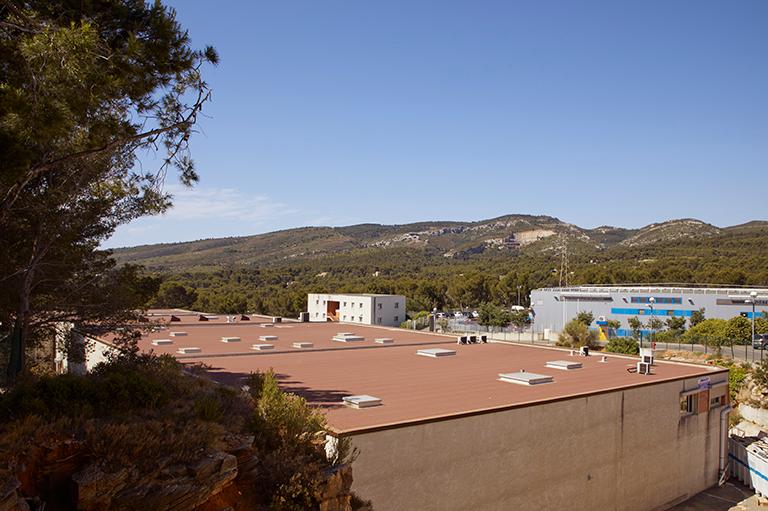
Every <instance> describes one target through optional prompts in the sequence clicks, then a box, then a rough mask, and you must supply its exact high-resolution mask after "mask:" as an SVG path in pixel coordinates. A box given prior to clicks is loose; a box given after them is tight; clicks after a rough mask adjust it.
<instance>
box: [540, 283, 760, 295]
mask: <svg viewBox="0 0 768 511" xmlns="http://www.w3.org/2000/svg"><path fill="white" fill-rule="evenodd" d="M534 291H544V292H549V293H593V294H603V293H661V294H665V293H666V294H681V293H686V294H708V295H714V294H734V295H745V296H748V295H749V293H751V292H752V291H757V292H758V293H768V289H766V288H759V287H685V286H669V285H663V284H659V285H653V284H650V285H644V284H634V285H632V284H630V285H626V286H610V285H605V286H603V285H584V286H569V287H542V288H538V289H533V290H532V292H534Z"/></svg>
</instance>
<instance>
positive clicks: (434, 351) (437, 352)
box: [416, 348, 456, 358]
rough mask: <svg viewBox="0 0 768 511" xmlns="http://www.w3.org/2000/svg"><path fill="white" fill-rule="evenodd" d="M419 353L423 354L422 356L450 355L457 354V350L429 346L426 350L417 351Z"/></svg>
mask: <svg viewBox="0 0 768 511" xmlns="http://www.w3.org/2000/svg"><path fill="white" fill-rule="evenodd" d="M416 354H417V355H421V356H422V357H432V358H437V357H450V356H451V355H455V354H456V350H446V349H443V348H429V349H426V350H419V351H417V352H416Z"/></svg>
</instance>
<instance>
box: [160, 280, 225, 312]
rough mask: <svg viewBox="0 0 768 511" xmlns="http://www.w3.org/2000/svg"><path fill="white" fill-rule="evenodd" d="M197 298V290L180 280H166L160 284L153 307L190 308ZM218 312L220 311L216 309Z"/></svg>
mask: <svg viewBox="0 0 768 511" xmlns="http://www.w3.org/2000/svg"><path fill="white" fill-rule="evenodd" d="M196 300H197V291H195V290H194V289H191V288H189V287H187V286H185V285H182V284H179V283H178V282H173V281H165V282H163V283H162V284H161V285H160V289H159V290H158V291H157V294H156V295H155V298H154V299H153V301H152V304H151V305H152V307H159V308H169V309H172V308H179V309H190V308H192V306H193V305H194V303H195V301H196ZM214 312H218V311H214Z"/></svg>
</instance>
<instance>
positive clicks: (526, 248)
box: [114, 215, 768, 270]
mask: <svg viewBox="0 0 768 511" xmlns="http://www.w3.org/2000/svg"><path fill="white" fill-rule="evenodd" d="M741 235H750V236H766V237H768V222H764V221H753V222H749V223H746V224H742V225H738V226H733V227H727V228H719V227H716V226H714V225H711V224H707V223H705V222H702V221H700V220H695V219H681V220H670V221H666V222H661V223H655V224H651V225H648V226H646V227H643V228H641V229H624V228H621V227H613V226H601V227H597V228H594V229H584V228H581V227H578V226H576V225H573V224H569V223H566V222H563V221H562V220H559V219H557V218H554V217H550V216H531V215H506V216H502V217H498V218H492V219H489V220H482V221H478V222H450V221H433V222H419V223H412V224H403V225H380V224H359V225H351V226H347V227H302V228H298V229H288V230H283V231H277V232H271V233H267V234H259V235H255V236H244V237H233V238H218V239H207V240H199V241H191V242H183V243H164V244H157V245H143V246H138V247H131V248H121V249H116V250H115V251H114V257H115V258H116V259H117V260H118V261H119V262H124V263H138V264H143V265H145V266H147V267H148V268H154V269H173V270H184V269H192V268H212V267H218V266H221V265H236V266H254V265H268V264H273V263H278V264H284V263H287V262H290V261H303V260H307V259H313V258H318V257H323V256H328V255H340V254H344V253H349V254H352V253H355V254H371V253H379V252H381V253H386V252H387V251H391V250H393V249H409V250H416V251H418V252H419V253H423V254H424V256H427V257H435V258H445V259H467V258H474V257H479V256H480V255H481V254H494V255H502V256H503V255H509V256H510V257H514V256H517V255H522V254H532V255H535V254H537V253H551V252H552V251H556V250H560V249H561V247H562V246H563V245H567V246H568V250H569V251H572V252H577V253H586V254H591V253H595V254H599V253H601V252H604V251H606V250H609V249H611V248H612V247H616V248H617V249H618V248H620V247H624V249H633V248H643V249H648V248H651V247H653V246H656V245H659V246H662V245H669V244H670V243H673V244H674V243H675V242H681V241H690V242H696V240H702V241H704V240H711V241H717V240H718V239H723V240H724V241H725V240H728V239H734V236H741Z"/></svg>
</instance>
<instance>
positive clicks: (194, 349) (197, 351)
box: [177, 347, 203, 355]
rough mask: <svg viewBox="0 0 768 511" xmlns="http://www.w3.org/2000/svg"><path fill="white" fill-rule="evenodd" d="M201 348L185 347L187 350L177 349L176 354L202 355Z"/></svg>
mask: <svg viewBox="0 0 768 511" xmlns="http://www.w3.org/2000/svg"><path fill="white" fill-rule="evenodd" d="M202 352H203V349H202V348H194V347H187V348H179V349H178V351H177V353H181V354H182V355H187V354H189V353H202Z"/></svg>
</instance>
